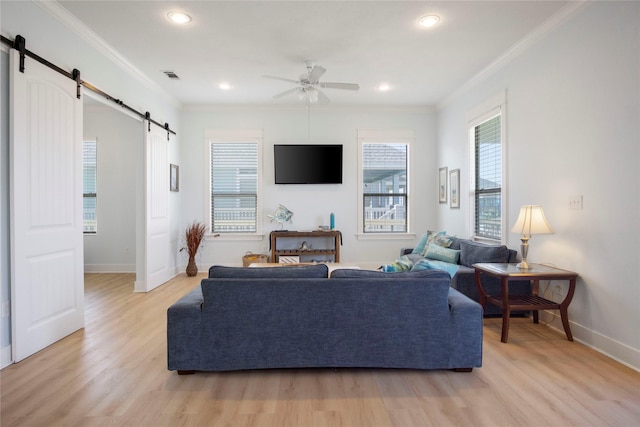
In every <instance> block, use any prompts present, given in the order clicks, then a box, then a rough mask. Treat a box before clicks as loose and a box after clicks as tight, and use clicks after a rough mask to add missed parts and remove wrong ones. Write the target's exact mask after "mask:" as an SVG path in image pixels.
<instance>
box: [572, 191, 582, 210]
mask: <svg viewBox="0 0 640 427" xmlns="http://www.w3.org/2000/svg"><path fill="white" fill-rule="evenodd" d="M569 209H571V210H574V211H581V210H582V195H580V196H569Z"/></svg>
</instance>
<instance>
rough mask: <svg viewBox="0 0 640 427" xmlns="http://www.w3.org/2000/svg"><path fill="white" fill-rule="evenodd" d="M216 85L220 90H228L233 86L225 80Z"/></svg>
mask: <svg viewBox="0 0 640 427" xmlns="http://www.w3.org/2000/svg"><path fill="white" fill-rule="evenodd" d="M218 87H219V88H220V89H222V90H230V89H232V88H233V86H231V84H229V83H227V82H222V83H220V84H219V85H218Z"/></svg>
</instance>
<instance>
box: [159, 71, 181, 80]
mask: <svg viewBox="0 0 640 427" xmlns="http://www.w3.org/2000/svg"><path fill="white" fill-rule="evenodd" d="M163 73H164V74H165V75H166V76H167V77H169V78H170V79H171V80H180V77H178V75H177V74H176V73H175V72H173V71H163Z"/></svg>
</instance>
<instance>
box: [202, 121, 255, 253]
mask: <svg viewBox="0 0 640 427" xmlns="http://www.w3.org/2000/svg"><path fill="white" fill-rule="evenodd" d="M216 142H218V143H247V142H255V143H257V145H258V171H257V183H256V184H257V188H256V192H257V200H256V231H255V232H253V233H220V234H218V233H216V234H213V233H212V231H211V226H212V224H211V214H212V212H211V209H212V208H211V143H216ZM263 151H264V150H263V137H262V129H206V130H205V141H204V156H203V157H204V165H205V166H204V170H205V171H206V184H205V185H204V198H203V201H204V202H205V203H204V218H205V223H206V224H207V234H206V236H205V241H206V240H211V239H213V238H214V237H215V238H216V240H262V239H263V237H264V233H263V222H264V221H262V211H263V208H262V206H263V204H262V197H263V191H262V188H263V187H262V184H263V174H264V165H263V159H264V158H263Z"/></svg>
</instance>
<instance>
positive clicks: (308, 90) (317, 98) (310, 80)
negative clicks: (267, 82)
mask: <svg viewBox="0 0 640 427" xmlns="http://www.w3.org/2000/svg"><path fill="white" fill-rule="evenodd" d="M304 64H305V65H306V67H307V72H306V73H303V74H301V75H300V77H299V78H298V80H294V79H288V78H285V77H278V76H269V75H264V76H263V77H265V78H268V79H275V80H282V81H285V82H289V83H295V84H297V85H298V86H297V87H294V88H291V89H287V90H285V91H284V92H280V93H277V94H275V95H274V96H273V97H274V98H282V97H283V96H287V95H290V94H293V93H297V94H298V97H299V98H300V100H305V99H306V101H307V102H309V103H314V102H330V100H329V98H328V97H327V95H325V94H324V93H323V92H322V91H321V90H320V88H322V89H345V90H358V89H360V85H358V84H356V83H336V82H321V81H319V80H320V77H322V75H323V74H324V73H325V71H327V70H326V69H324V68H323V67H321V66H319V65H314V64H313V61H304Z"/></svg>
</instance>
